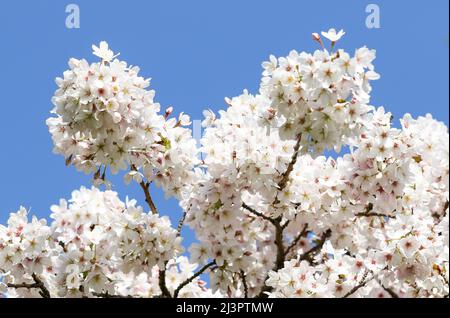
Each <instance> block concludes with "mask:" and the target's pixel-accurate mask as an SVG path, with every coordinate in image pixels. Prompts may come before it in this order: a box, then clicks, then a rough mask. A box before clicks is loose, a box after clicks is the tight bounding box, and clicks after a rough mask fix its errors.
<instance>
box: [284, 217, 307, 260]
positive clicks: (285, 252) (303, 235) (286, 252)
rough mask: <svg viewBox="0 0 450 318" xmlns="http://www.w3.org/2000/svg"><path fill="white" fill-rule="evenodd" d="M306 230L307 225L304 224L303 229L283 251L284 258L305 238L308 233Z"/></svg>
mask: <svg viewBox="0 0 450 318" xmlns="http://www.w3.org/2000/svg"><path fill="white" fill-rule="evenodd" d="M307 229H308V224H305V226H304V227H303V230H302V231H301V232H300V233H299V234H298V235H297V237H296V238H295V239H294V240H293V241H292V243H291V244H290V245H289V246H288V248H287V249H286V250H285V251H284V256H285V257H286V255H288V254H289V252H290V251H291V250H292V249H293V248H294V247H295V246H296V245H297V243H298V242H299V241H300V240H301V239H302V237H305V235H306V234H307V233H308V231H307Z"/></svg>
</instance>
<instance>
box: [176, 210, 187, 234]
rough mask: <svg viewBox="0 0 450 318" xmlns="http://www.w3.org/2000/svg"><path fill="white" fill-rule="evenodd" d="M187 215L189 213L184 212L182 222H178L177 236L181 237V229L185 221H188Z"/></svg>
mask: <svg viewBox="0 0 450 318" xmlns="http://www.w3.org/2000/svg"><path fill="white" fill-rule="evenodd" d="M186 214H187V211H184V212H183V215H182V216H181V218H180V221H178V226H177V236H180V235H181V229H182V228H183V224H184V220H186Z"/></svg>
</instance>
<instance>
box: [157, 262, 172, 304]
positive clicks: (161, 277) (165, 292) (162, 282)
mask: <svg viewBox="0 0 450 318" xmlns="http://www.w3.org/2000/svg"><path fill="white" fill-rule="evenodd" d="M165 267H166V264H164V269H161V270H160V271H159V280H158V283H159V289H161V294H162V296H163V297H167V298H172V295H171V294H170V291H169V289H167V285H166V270H165Z"/></svg>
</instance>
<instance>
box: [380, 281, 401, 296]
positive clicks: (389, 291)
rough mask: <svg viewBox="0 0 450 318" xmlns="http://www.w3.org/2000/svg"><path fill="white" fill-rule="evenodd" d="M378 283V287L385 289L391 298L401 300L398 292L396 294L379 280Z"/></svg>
mask: <svg viewBox="0 0 450 318" xmlns="http://www.w3.org/2000/svg"><path fill="white" fill-rule="evenodd" d="M377 283H378V285H380V286H381V288H383V289H384V290H385V291H386V292H387V293H388V294H389V296H391V297H392V298H400V297H399V296H398V295H397V293H396V292H394V291H393V290H392V289H391V288H389V287H384V286H383V283H381V281H380V280H379V279H377Z"/></svg>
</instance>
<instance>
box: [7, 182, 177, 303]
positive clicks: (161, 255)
mask: <svg viewBox="0 0 450 318" xmlns="http://www.w3.org/2000/svg"><path fill="white" fill-rule="evenodd" d="M52 212H53V213H52V214H51V218H52V220H53V222H52V224H51V226H47V225H46V222H45V220H37V219H36V218H35V217H33V219H32V221H31V222H28V218H27V211H26V210H25V209H24V208H21V210H20V211H19V212H17V213H13V214H11V217H10V219H9V221H8V227H3V226H2V227H0V260H1V263H0V270H1V271H2V272H3V273H6V276H5V277H4V281H6V282H9V283H17V282H19V283H23V282H24V279H25V282H32V281H33V277H32V275H33V274H35V275H39V276H40V277H42V278H43V279H44V280H45V281H46V282H47V283H48V287H49V290H50V293H51V294H52V295H53V294H54V295H57V296H60V297H63V296H82V295H93V294H95V293H110V294H115V293H116V292H117V291H116V289H117V288H118V287H117V286H116V285H117V284H120V283H122V282H121V280H120V279H121V278H122V277H127V276H126V275H127V274H130V273H131V274H133V275H137V276H138V275H142V274H143V273H148V274H149V275H151V274H152V273H153V272H152V268H155V267H156V268H158V267H164V265H165V263H166V262H168V261H169V260H172V259H174V258H175V257H176V256H177V255H180V253H181V252H182V251H183V248H182V246H181V237H179V236H178V235H177V231H176V230H175V229H173V228H172V227H171V224H170V221H169V219H168V217H167V216H163V217H160V216H158V215H154V214H147V213H144V212H143V210H142V208H141V207H137V206H136V201H135V200H127V201H126V203H123V202H122V201H120V200H119V198H118V197H117V193H115V192H112V191H105V192H102V191H100V190H99V189H97V188H92V189H86V188H81V189H80V190H77V191H74V192H73V194H72V199H71V200H70V203H69V204H68V203H67V202H66V201H65V200H61V202H60V204H59V205H55V206H52ZM131 274H130V275H131ZM121 275H125V276H121ZM122 284H123V283H122ZM17 292H18V293H19V295H21V293H22V292H24V293H25V295H28V292H29V291H27V290H26V289H23V290H18V291H17ZM30 292H31V293H36V292H37V291H35V290H34V291H33V290H31V291H30Z"/></svg>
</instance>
